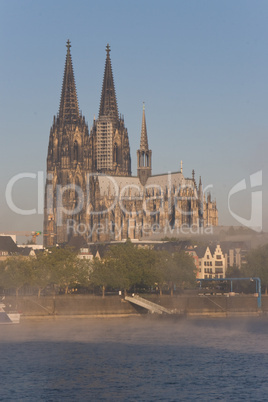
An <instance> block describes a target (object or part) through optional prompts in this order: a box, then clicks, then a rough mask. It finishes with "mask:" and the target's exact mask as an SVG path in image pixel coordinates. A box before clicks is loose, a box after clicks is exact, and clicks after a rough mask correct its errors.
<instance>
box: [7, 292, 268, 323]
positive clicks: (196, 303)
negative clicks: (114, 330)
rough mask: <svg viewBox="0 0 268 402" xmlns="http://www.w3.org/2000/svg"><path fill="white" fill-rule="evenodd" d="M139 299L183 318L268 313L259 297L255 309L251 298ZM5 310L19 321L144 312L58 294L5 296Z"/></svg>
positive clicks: (120, 302)
mask: <svg viewBox="0 0 268 402" xmlns="http://www.w3.org/2000/svg"><path fill="white" fill-rule="evenodd" d="M142 297H144V298H146V299H147V300H150V301H152V302H154V303H157V304H159V305H161V306H163V307H166V308H168V309H170V310H172V311H174V313H175V315H176V316H178V317H179V316H185V317H189V318H191V317H194V318H196V317H209V316H210V317H229V316H257V315H259V314H268V297H267V296H263V297H262V308H261V309H258V306H257V298H256V297H254V296H253V295H235V296H230V297H227V296H197V295H178V296H177V295H176V296H173V297H171V296H168V295H164V296H162V297H159V296H158V295H142ZM5 304H6V306H7V308H8V310H13V311H14V310H16V311H18V312H20V313H21V317H22V319H30V318H55V317H58V318H64V317H69V318H70V317H77V318H78V317H82V318H84V317H92V318H96V317H103V318H106V317H128V316H135V315H144V314H147V310H145V309H144V308H142V307H139V306H134V305H133V304H132V303H130V302H127V301H125V300H124V298H122V297H120V296H106V297H105V298H102V297H100V296H92V295H61V296H56V297H52V296H43V297H40V298H37V297H34V296H31V297H29V296H28V297H26V296H25V297H18V298H16V297H8V296H7V297H6V298H5Z"/></svg>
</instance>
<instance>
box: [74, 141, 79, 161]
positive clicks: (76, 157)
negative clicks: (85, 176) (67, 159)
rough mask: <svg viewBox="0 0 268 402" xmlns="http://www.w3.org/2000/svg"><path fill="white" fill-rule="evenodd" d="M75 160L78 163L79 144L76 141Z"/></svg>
mask: <svg viewBox="0 0 268 402" xmlns="http://www.w3.org/2000/svg"><path fill="white" fill-rule="evenodd" d="M74 160H75V161H78V142H77V141H76V140H75V141H74Z"/></svg>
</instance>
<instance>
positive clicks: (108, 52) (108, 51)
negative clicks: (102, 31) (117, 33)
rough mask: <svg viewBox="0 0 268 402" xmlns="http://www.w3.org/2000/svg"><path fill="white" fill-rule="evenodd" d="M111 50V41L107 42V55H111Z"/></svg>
mask: <svg viewBox="0 0 268 402" xmlns="http://www.w3.org/2000/svg"><path fill="white" fill-rule="evenodd" d="M110 51H111V48H110V45H109V43H107V46H106V52H107V56H109V55H110Z"/></svg>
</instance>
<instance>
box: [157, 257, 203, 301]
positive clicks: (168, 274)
mask: <svg viewBox="0 0 268 402" xmlns="http://www.w3.org/2000/svg"><path fill="white" fill-rule="evenodd" d="M155 267H156V276H157V281H158V284H159V288H160V295H162V289H163V286H164V284H165V283H167V284H168V285H169V287H170V294H171V296H173V290H174V286H176V287H179V288H182V289H183V288H185V287H187V286H194V285H195V279H196V272H195V270H196V267H195V264H194V261H193V258H192V257H191V256H190V255H189V254H187V253H185V252H184V251H180V252H177V253H174V254H170V253H168V252H167V251H160V252H159V251H158V252H157V258H156V266H155Z"/></svg>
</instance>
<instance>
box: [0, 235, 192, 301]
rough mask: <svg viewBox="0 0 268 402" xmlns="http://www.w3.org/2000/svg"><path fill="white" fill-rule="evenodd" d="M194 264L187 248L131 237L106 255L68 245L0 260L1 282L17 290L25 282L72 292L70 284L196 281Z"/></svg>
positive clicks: (124, 286)
mask: <svg viewBox="0 0 268 402" xmlns="http://www.w3.org/2000/svg"><path fill="white" fill-rule="evenodd" d="M195 278H196V272H195V265H194V262H193V259H192V257H190V256H189V255H188V254H186V253H185V252H178V253H174V254H170V253H168V252H165V251H154V250H150V249H145V248H138V247H136V246H135V245H133V244H132V243H131V242H130V241H127V242H126V243H123V244H118V245H114V246H112V247H110V249H109V251H108V252H107V254H106V255H105V257H104V258H102V259H98V258H95V259H93V260H92V261H89V260H81V259H78V258H77V254H76V253H74V252H73V251H72V250H71V249H68V248H64V249H63V248H53V249H51V250H49V251H48V252H43V253H38V254H37V256H36V258H30V259H29V258H28V259H26V258H21V257H10V258H8V259H7V260H5V261H3V262H1V264H0V288H2V289H3V290H5V289H15V290H16V295H17V296H18V295H19V291H20V289H22V288H23V287H25V286H28V287H31V288H32V289H36V291H37V293H38V296H39V297H40V295H41V292H42V291H43V290H44V289H51V291H52V292H58V291H59V290H62V291H64V292H65V293H68V290H69V289H70V288H79V287H80V288H83V289H88V290H93V289H96V288H97V289H101V291H102V295H103V296H104V295H105V292H106V291H107V289H111V290H122V291H124V293H125V294H126V293H127V292H128V291H131V292H133V291H134V292H135V291H138V290H141V289H143V290H150V289H155V288H158V289H159V292H160V294H162V292H163V289H164V288H168V289H169V290H170V292H171V294H173V290H174V288H185V287H193V286H194V285H195Z"/></svg>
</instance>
